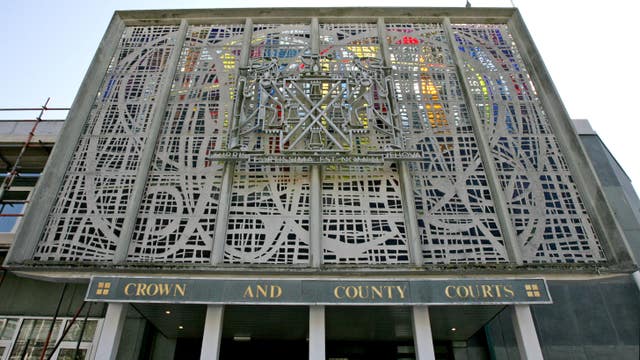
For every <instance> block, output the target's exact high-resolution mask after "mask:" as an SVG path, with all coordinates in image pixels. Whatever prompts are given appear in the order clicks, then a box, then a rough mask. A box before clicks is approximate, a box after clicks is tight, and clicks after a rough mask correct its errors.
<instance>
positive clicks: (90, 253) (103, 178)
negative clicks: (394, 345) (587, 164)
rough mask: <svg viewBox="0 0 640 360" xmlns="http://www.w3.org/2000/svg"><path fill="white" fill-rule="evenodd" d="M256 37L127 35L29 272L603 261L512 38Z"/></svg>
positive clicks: (477, 34)
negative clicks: (48, 264)
mask: <svg viewBox="0 0 640 360" xmlns="http://www.w3.org/2000/svg"><path fill="white" fill-rule="evenodd" d="M254 20H255V19H254ZM233 21H234V22H237V20H233ZM375 21H378V19H377V18H376V19H375ZM445 23H447V24H448V22H445ZM246 24H251V25H248V26H249V27H247V25H246ZM246 24H244V23H243V24H238V23H236V24H229V23H225V24H223V25H211V24H208V25H189V26H187V23H183V27H181V28H180V29H181V30H180V31H178V26H147V27H138V26H129V27H126V28H125V30H124V33H123V35H122V37H121V39H120V41H119V43H118V45H117V47H116V49H115V55H114V57H113V59H112V61H111V63H110V65H109V68H108V69H107V72H106V76H105V78H104V80H103V81H102V85H101V88H100V90H99V93H98V94H97V96H96V98H95V101H94V104H93V108H92V110H91V112H90V114H89V117H88V119H87V120H86V122H85V124H84V128H83V131H82V135H81V136H80V138H79V139H78V145H77V146H76V148H75V152H74V154H73V157H72V159H71V162H70V164H69V166H68V168H67V171H66V173H65V177H64V179H63V183H62V187H61V189H60V192H59V193H58V195H57V199H56V202H55V204H54V206H53V208H52V210H51V212H50V214H49V218H48V220H47V221H48V222H47V225H46V228H45V230H44V232H43V235H42V238H41V239H40V242H39V243H38V246H37V248H36V251H35V255H34V257H33V259H34V260H41V261H111V260H115V261H117V262H120V261H123V258H124V255H125V253H124V252H123V251H122V250H124V249H125V248H126V245H129V248H128V252H127V253H126V255H127V256H126V260H125V261H128V262H136V263H142V262H144V263H183V264H200V265H201V264H210V263H213V264H215V265H216V266H217V265H219V264H220V263H221V262H222V263H226V264H260V265H303V266H304V265H307V266H311V265H313V266H315V265H317V264H318V263H324V264H334V265H336V264H337V265H340V264H347V265H348V264H357V265H385V266H386V265H398V266H406V265H408V264H410V263H411V264H415V265H419V259H420V258H422V259H423V260H424V264H427V265H432V264H474V263H482V264H485V263H501V262H509V261H513V260H514V259H509V258H508V256H507V251H506V247H505V242H504V239H503V231H504V232H505V233H511V229H510V228H507V229H506V230H509V231H508V232H507V231H505V229H502V228H501V224H502V226H505V224H508V222H509V221H511V224H512V226H513V228H514V229H515V231H516V234H517V241H518V244H508V245H510V246H512V247H516V249H515V252H513V253H518V252H521V253H522V255H523V259H524V260H525V262H529V263H531V262H590V261H602V260H605V258H604V254H603V250H602V248H601V246H600V243H599V241H598V239H597V238H596V235H595V232H594V229H593V228H592V225H591V223H590V220H589V217H588V215H587V213H586V210H585V207H584V206H583V204H582V201H581V199H580V196H579V195H578V191H577V189H576V185H575V184H574V182H573V180H572V176H571V174H570V172H569V169H568V167H567V164H566V161H565V158H564V157H563V156H562V154H561V152H560V147H559V145H558V144H557V139H556V137H555V136H554V134H553V132H552V129H551V126H550V123H549V121H550V119H548V118H547V116H546V115H545V112H544V110H543V108H542V106H541V103H540V100H539V99H538V95H537V94H536V91H535V88H534V87H533V84H532V81H531V80H530V79H529V73H528V72H527V71H526V69H525V67H524V61H523V60H522V59H521V58H520V55H519V53H518V51H517V48H516V47H515V45H514V42H513V39H512V38H511V36H510V34H509V32H508V30H507V26H506V25H454V26H453V34H449V32H448V30H447V29H448V25H440V24H415V23H391V24H387V25H384V23H383V22H380V23H374V22H373V21H372V22H370V23H357V24H350V23H337V24H332V23H317V22H316V21H315V20H313V21H312V20H311V19H310V18H309V19H301V20H300V23H298V24H271V23H265V24H263V23H260V22H259V21H258V22H257V23H256V24H253V23H252V22H251V21H247V23H246ZM445 26H446V28H445ZM379 29H382V30H380V31H384V32H385V33H384V34H379V33H378V31H379ZM185 30H186V35H185V38H184V39H182V38H181V39H177V36H178V34H185ZM245 31H246V33H245ZM249 31H250V32H251V34H249ZM249 35H251V36H249ZM450 35H452V36H450ZM452 37H453V39H454V40H451V38H452ZM249 39H250V42H247V43H244V42H245V41H247V40H249ZM183 40H184V42H183ZM452 41H453V42H454V44H451V42H452ZM176 43H181V44H183V45H182V49H175V48H174V47H175V44H176ZM383 46H384V47H383ZM174 51H180V52H179V53H174ZM454 51H455V52H454ZM172 53H174V54H175V56H171V54H172ZM169 59H172V60H171V63H172V64H176V63H177V67H176V69H169V66H168V63H169ZM453 59H458V60H459V59H462V61H461V63H459V64H456V62H455V61H454V60H453ZM174 70H175V76H174V78H173V79H169V78H166V77H167V76H168V75H167V74H169V73H171V74H173V73H174ZM460 72H461V73H462V74H463V76H464V79H460V78H459V76H458V74H459V73H460ZM162 86H164V87H162ZM161 87H162V89H164V90H162V91H161V90H160V88H161ZM465 90H470V91H469V92H470V93H471V94H472V97H473V99H472V104H468V103H466V101H465V96H464V95H465ZM167 93H169V98H168V102H167V103H166V104H162V103H161V101H163V100H161V99H160V96H161V94H164V95H166V94H167ZM467 94H468V93H467ZM164 95H163V96H164ZM159 109H162V110H159ZM476 109H477V110H478V111H479V113H480V119H479V120H480V121H481V123H482V124H483V128H482V129H475V128H474V127H473V124H477V123H478V121H477V120H478V119H476V117H472V115H473V116H475V115H474V114H475V110H476ZM159 111H163V112H164V113H159ZM152 119H155V120H154V121H158V123H155V124H154V125H156V126H154V127H153V132H151V131H150V130H149V128H150V122H151V120H152ZM472 120H473V121H472ZM160 122H161V123H160ZM158 129H160V133H159V135H158V137H157V138H150V137H155V136H156V134H157V132H156V131H157V130H158ZM482 131H484V133H482ZM150 134H153V135H150ZM475 134H480V135H481V136H480V138H479V139H477V138H476V136H475ZM485 134H486V138H488V141H489V146H490V150H491V154H492V156H491V159H486V157H490V156H487V155H486V154H487V151H484V152H483V151H481V150H482V149H480V148H479V146H480V144H484V143H485V141H486V139H485ZM71 140H73V141H75V140H76V139H71ZM143 150H144V156H142V153H143ZM481 154H483V155H482V156H481ZM149 155H153V156H152V157H150V156H149ZM483 157H485V158H483ZM149 161H150V163H149ZM403 161H404V162H406V163H403ZM483 161H488V162H486V163H483ZM407 164H408V166H405V165H407ZM493 167H495V168H496V169H497V174H498V178H499V181H500V184H490V183H489V181H490V177H489V176H487V175H486V174H485V170H486V169H487V168H491V169H493ZM147 169H148V173H146V170H147ZM407 169H408V170H407ZM138 173H146V178H140V179H136V176H137V174H138ZM491 174H492V175H491V176H494V175H493V172H491ZM491 178H493V177H491ZM407 184H411V185H412V189H407V188H403V186H407ZM134 185H135V191H134ZM496 188H498V189H501V190H502V192H503V193H504V195H505V197H506V202H507V203H506V207H507V209H508V211H509V214H510V219H502V218H500V222H499V221H498V220H499V217H498V214H497V212H496V208H499V209H501V210H502V209H503V208H504V205H505V204H503V206H502V207H497V206H496V203H495V202H496V201H498V200H500V201H503V200H502V194H501V193H500V192H498V194H497V195H499V196H496V194H492V193H491V191H490V189H494V190H495V189H496ZM132 194H135V197H133V196H132ZM320 194H321V196H320ZM316 195H317V196H316ZM140 197H141V198H142V200H141V201H140V203H139V204H138V203H135V204H134V203H133V200H131V199H132V198H135V199H139V198H140ZM136 201H137V200H136ZM129 202H132V203H129ZM410 206H415V209H413V208H410ZM135 209H138V212H137V214H134V216H131V217H130V218H129V217H127V220H126V221H125V216H128V215H127V214H129V215H130V214H132V213H134V211H135ZM414 210H415V212H414ZM413 214H416V217H417V218H416V219H413V218H411V216H413ZM134 219H135V223H133V222H132V221H133V220H134ZM414 220H416V221H414ZM123 224H124V225H123ZM129 225H133V226H129ZM132 227H133V229H132ZM318 228H319V229H320V231H321V233H313V234H311V233H310V231H311V229H318ZM123 229H126V230H123ZM121 232H122V233H121ZM125 232H127V233H130V232H132V234H124V233H125ZM216 234H217V235H216ZM415 234H417V238H414V237H415V236H414V235H415ZM129 235H131V237H130V238H129ZM214 236H218V237H219V238H214ZM316 241H317V242H316ZM413 241H415V242H416V243H412V242H413ZM418 243H419V244H418ZM214 245H215V246H214ZM116 248H117V250H116ZM416 249H419V250H416ZM512 249H513V248H510V250H512ZM410 251H418V254H413V253H410ZM116 253H117V254H116ZM312 260H313V262H312Z"/></svg>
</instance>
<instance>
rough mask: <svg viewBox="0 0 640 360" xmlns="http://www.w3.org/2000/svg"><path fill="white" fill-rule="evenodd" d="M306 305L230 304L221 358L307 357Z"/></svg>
mask: <svg viewBox="0 0 640 360" xmlns="http://www.w3.org/2000/svg"><path fill="white" fill-rule="evenodd" d="M308 333H309V308H308V307H306V306H257V305H256V306H233V305H231V306H226V307H225V310H224V321H223V330H222V346H221V348H220V359H221V360H230V359H234V360H235V359H284V360H289V359H291V360H294V359H295V360H298V359H307V358H308V356H309V345H308V341H307V338H308Z"/></svg>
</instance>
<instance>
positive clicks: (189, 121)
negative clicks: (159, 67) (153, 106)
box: [129, 24, 244, 263]
mask: <svg viewBox="0 0 640 360" xmlns="http://www.w3.org/2000/svg"><path fill="white" fill-rule="evenodd" d="M243 30H244V25H243V24H236V25H216V26H210V25H209V26H190V27H189V29H188V31H187V35H186V38H185V43H184V45H183V48H182V53H181V56H180V60H179V63H178V69H177V73H176V76H175V79H174V81H173V86H172V89H171V96H170V98H169V101H168V106H167V112H166V118H165V120H164V122H163V127H162V133H161V135H160V138H159V139H158V142H157V145H156V152H155V158H154V161H153V163H152V168H151V171H150V172H149V176H148V179H147V185H146V190H145V196H144V198H143V199H142V204H141V205H140V210H139V213H138V220H137V222H136V227H135V232H134V235H133V241H132V245H131V247H130V252H129V260H134V261H163V262H189V263H199V262H209V261H210V258H211V250H212V248H213V235H214V232H215V221H216V213H217V211H218V198H219V196H220V177H221V175H222V164H221V163H219V162H213V161H211V160H210V158H209V156H210V155H211V152H212V151H214V150H220V149H223V147H224V143H225V140H226V135H227V134H226V131H228V124H229V121H230V117H231V112H232V104H233V96H234V89H235V86H236V74H237V71H238V57H239V56H240V49H241V45H242V44H241V41H242V34H243Z"/></svg>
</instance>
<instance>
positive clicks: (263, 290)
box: [256, 285, 267, 298]
mask: <svg viewBox="0 0 640 360" xmlns="http://www.w3.org/2000/svg"><path fill="white" fill-rule="evenodd" d="M260 295H262V297H267V288H266V286H262V285H257V286H256V298H259V297H260Z"/></svg>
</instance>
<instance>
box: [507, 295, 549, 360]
mask: <svg viewBox="0 0 640 360" xmlns="http://www.w3.org/2000/svg"><path fill="white" fill-rule="evenodd" d="M512 309H513V314H512V316H511V318H512V320H513V328H514V331H515V333H516V341H517V343H518V350H519V352H520V359H525V360H538V359H540V360H541V359H543V357H542V349H541V348H540V342H539V341H538V334H537V333H536V327H535V325H534V323H533V317H532V316H531V309H530V308H529V305H513V306H512Z"/></svg>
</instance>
